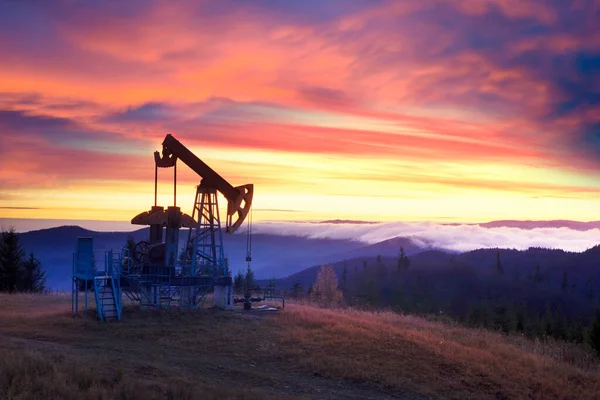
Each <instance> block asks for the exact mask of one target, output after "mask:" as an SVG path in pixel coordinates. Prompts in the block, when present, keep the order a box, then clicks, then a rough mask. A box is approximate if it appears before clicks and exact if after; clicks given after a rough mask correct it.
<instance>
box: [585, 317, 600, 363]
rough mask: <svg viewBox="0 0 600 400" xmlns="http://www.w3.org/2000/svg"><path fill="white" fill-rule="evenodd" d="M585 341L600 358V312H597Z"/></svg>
mask: <svg viewBox="0 0 600 400" xmlns="http://www.w3.org/2000/svg"><path fill="white" fill-rule="evenodd" d="M585 341H586V342H587V344H589V345H590V346H591V347H592V349H594V350H595V351H596V354H597V355H598V357H600V310H597V311H596V318H594V320H593V321H592V324H591V325H590V327H589V328H588V330H587V332H586V337H585Z"/></svg>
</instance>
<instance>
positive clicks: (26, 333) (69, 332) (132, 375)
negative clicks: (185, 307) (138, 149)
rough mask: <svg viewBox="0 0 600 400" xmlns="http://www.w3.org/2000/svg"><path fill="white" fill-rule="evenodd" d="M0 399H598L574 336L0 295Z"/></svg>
mask: <svg viewBox="0 0 600 400" xmlns="http://www.w3.org/2000/svg"><path fill="white" fill-rule="evenodd" d="M0 305H1V306H0V354H2V357H0V398H3V399H4V398H6V399H23V398H27V399H29V398H31V399H35V398H40V399H45V398H64V399H79V398H91V399H109V398H110V399H112V398H114V399H138V398H139V399H163V398H165V399H196V398H240V399H254V398H278V399H281V398H322V399H329V398H349V399H352V398H355V399H359V398H361V399H363V398H377V399H385V398H400V399H426V398H434V399H437V398H450V399H467V398H472V399H542V398H543V399H552V398H558V399H596V398H598V394H599V393H600V366H599V364H598V362H597V361H596V360H595V359H594V358H593V357H592V356H591V355H590V354H589V353H587V352H586V351H585V350H584V349H583V347H580V346H577V345H573V344H566V343H563V342H556V341H544V342H542V341H530V340H527V339H525V338H523V337H521V336H516V335H513V336H511V335H508V336H507V335H501V334H495V333H490V332H487V331H483V330H472V329H466V328H462V327H459V326H456V325H452V324H447V323H442V322H435V321H429V320H426V319H423V318H417V317H412V316H401V315H398V314H393V313H390V312H378V313H375V312H365V311H358V310H353V309H339V310H333V309H320V308H315V307H313V306H310V305H302V304H290V305H289V306H287V307H286V309H285V310H281V311H279V312H275V313H268V312H261V311H257V310H253V311H251V312H242V311H240V310H236V311H229V312H226V311H217V310H213V309H201V310H197V311H194V312H187V313H179V312H168V311H161V310H149V311H141V310H139V309H138V308H136V307H131V308H128V309H126V310H125V313H124V321H123V322H121V323H105V324H103V323H100V322H97V321H95V320H93V319H88V320H85V319H83V318H73V317H71V315H70V296H69V295H47V296H34V295H0Z"/></svg>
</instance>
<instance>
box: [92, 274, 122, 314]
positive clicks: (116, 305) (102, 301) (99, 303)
mask: <svg viewBox="0 0 600 400" xmlns="http://www.w3.org/2000/svg"><path fill="white" fill-rule="evenodd" d="M120 293H121V290H120V285H119V282H118V280H117V279H113V277H109V276H97V277H94V295H95V297H96V308H97V310H98V318H99V319H100V321H110V320H117V321H120V320H121V311H122V309H123V305H122V304H121V299H120V298H119V297H120Z"/></svg>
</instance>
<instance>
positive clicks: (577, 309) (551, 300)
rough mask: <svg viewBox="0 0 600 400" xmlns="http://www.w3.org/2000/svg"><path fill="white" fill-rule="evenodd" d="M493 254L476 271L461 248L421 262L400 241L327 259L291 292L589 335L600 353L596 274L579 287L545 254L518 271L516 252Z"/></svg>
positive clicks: (534, 331) (532, 330) (474, 323)
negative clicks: (393, 252) (368, 254)
mask: <svg viewBox="0 0 600 400" xmlns="http://www.w3.org/2000/svg"><path fill="white" fill-rule="evenodd" d="M534 251H535V252H539V251H540V250H539V249H534ZM486 254H489V255H487V256H486V257H489V258H488V260H489V261H488V262H489V264H488V265H489V267H483V271H482V270H481V269H480V270H479V271H477V272H475V271H474V270H473V269H472V268H471V267H470V266H468V265H466V264H465V262H464V259H463V260H461V258H460V257H459V256H455V255H448V254H442V253H439V254H438V253H431V254H428V255H425V256H423V257H420V258H419V261H418V262H417V263H416V265H415V263H414V262H412V260H409V258H408V256H407V255H406V253H405V252H404V250H403V249H400V251H399V253H398V256H397V257H396V258H395V259H391V258H390V257H387V258H385V259H384V258H383V257H380V256H378V257H376V258H375V260H373V261H369V260H368V259H354V260H347V261H345V262H342V263H338V264H336V265H335V269H334V268H333V267H331V266H329V267H323V268H321V269H320V270H319V272H318V274H317V277H316V279H315V281H314V283H312V284H311V285H308V282H302V283H301V282H293V283H292V282H290V283H289V284H288V287H287V289H286V290H285V293H284V294H285V295H287V296H289V297H291V298H303V299H309V300H317V301H318V303H320V304H321V305H331V304H339V303H340V302H341V301H342V299H343V303H344V304H345V305H347V306H352V307H361V308H367V309H392V310H395V311H398V312H402V313H410V314H420V315H423V314H428V315H431V314H435V315H437V316H438V317H441V318H443V319H451V320H453V321H455V322H459V323H461V324H463V325H466V326H470V327H477V328H484V329H489V330H495V331H500V332H503V333H506V334H509V333H520V334H523V335H527V336H529V337H532V338H542V339H543V338H547V337H553V338H556V339H559V340H564V341H569V342H576V343H587V344H588V345H590V346H591V347H592V348H593V349H594V350H595V351H596V352H597V353H598V355H599V356H600V306H599V303H598V302H597V297H596V296H595V292H594V285H593V280H592V279H585V285H582V286H581V288H580V289H579V286H575V285H574V284H573V283H571V281H572V280H571V279H570V277H569V274H568V273H567V272H566V270H563V269H562V268H561V270H560V273H559V271H550V270H548V269H544V268H542V267H541V265H540V263H539V262H535V264H534V265H535V267H534V268H533V269H532V270H531V272H530V273H528V274H524V276H520V275H519V274H518V273H513V272H511V273H510V274H509V272H508V271H515V268H514V266H515V264H514V262H513V261H512V260H511V261H510V262H509V263H505V262H504V260H503V259H502V257H501V253H500V251H495V252H493V253H492V252H487V253H486ZM444 258H445V260H446V261H445V262H440V263H438V264H435V263H436V262H438V261H439V260H440V259H441V260H443V259H444ZM392 260H393V261H392ZM423 260H426V261H425V262H424V261H423ZM361 264H362V265H361ZM434 264H435V265H434ZM507 266H508V267H509V270H507ZM338 278H339V285H338ZM579 281H581V279H579ZM303 284H304V285H306V286H308V290H306V291H305V290H304V287H303ZM324 288H325V289H324ZM338 290H339V292H340V294H339V295H336V294H335V293H336V292H337V291H338Z"/></svg>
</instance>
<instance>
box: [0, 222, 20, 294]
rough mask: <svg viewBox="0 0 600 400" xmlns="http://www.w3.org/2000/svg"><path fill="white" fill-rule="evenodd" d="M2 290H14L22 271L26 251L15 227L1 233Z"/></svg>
mask: <svg viewBox="0 0 600 400" xmlns="http://www.w3.org/2000/svg"><path fill="white" fill-rule="evenodd" d="M0 237H1V240H0V291H7V292H14V291H16V290H17V289H18V288H17V285H18V283H19V277H20V274H21V272H22V266H23V258H24V257H25V251H24V250H23V247H22V246H21V243H20V242H19V235H18V234H17V232H16V231H15V228H13V227H10V228H9V229H8V230H7V231H3V232H2V233H1V234H0Z"/></svg>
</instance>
